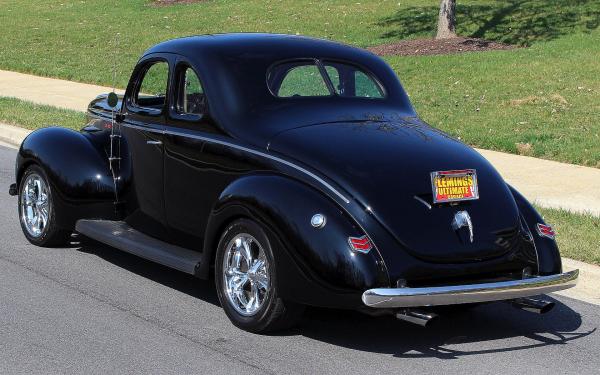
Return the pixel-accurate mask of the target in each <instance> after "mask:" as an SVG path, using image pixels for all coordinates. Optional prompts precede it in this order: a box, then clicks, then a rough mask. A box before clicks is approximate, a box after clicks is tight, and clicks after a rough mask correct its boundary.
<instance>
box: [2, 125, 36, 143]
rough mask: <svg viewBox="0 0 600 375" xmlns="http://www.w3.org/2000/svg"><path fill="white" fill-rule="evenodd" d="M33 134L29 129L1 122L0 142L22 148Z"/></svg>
mask: <svg viewBox="0 0 600 375" xmlns="http://www.w3.org/2000/svg"><path fill="white" fill-rule="evenodd" d="M30 133H31V130H29V129H23V128H20V127H18V126H14V125H8V124H4V123H1V122H0V141H1V142H3V143H7V144H9V145H11V146H14V147H17V148H18V147H19V146H21V143H22V142H23V140H24V139H25V138H26V137H27V136H28V135H29V134H30Z"/></svg>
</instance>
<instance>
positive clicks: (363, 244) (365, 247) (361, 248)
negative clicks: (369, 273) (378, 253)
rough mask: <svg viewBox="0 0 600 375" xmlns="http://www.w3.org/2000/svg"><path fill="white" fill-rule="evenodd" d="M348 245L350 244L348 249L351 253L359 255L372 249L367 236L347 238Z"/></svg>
mask: <svg viewBox="0 0 600 375" xmlns="http://www.w3.org/2000/svg"><path fill="white" fill-rule="evenodd" d="M348 244H350V248H351V249H352V250H353V251H357V252H359V253H368V252H369V251H370V250H371V248H372V247H373V246H372V245H371V241H370V240H369V237H367V236H362V237H348Z"/></svg>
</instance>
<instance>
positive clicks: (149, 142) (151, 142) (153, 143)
mask: <svg viewBox="0 0 600 375" xmlns="http://www.w3.org/2000/svg"><path fill="white" fill-rule="evenodd" d="M146 144H147V145H162V142H161V141H146Z"/></svg>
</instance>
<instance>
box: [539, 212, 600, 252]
mask: <svg viewBox="0 0 600 375" xmlns="http://www.w3.org/2000/svg"><path fill="white" fill-rule="evenodd" d="M538 210H539V211H540V213H541V214H542V215H543V216H544V220H546V222H548V223H549V224H551V225H552V226H553V227H554V229H555V230H556V232H557V236H556V240H557V242H558V247H559V248H560V253H561V255H562V256H564V257H567V258H571V259H576V260H580V261H582V262H586V263H594V264H600V218H599V217H595V216H591V215H582V214H573V213H570V212H568V211H564V210H554V209H546V208H539V207H538Z"/></svg>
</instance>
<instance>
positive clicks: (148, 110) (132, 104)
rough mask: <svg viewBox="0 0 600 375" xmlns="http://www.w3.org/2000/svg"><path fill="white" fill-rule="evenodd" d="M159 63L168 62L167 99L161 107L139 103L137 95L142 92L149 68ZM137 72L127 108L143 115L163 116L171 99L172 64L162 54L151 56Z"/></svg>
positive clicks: (127, 101)
mask: <svg viewBox="0 0 600 375" xmlns="http://www.w3.org/2000/svg"><path fill="white" fill-rule="evenodd" d="M157 63H164V64H167V81H166V82H165V84H166V91H165V101H164V103H163V105H162V107H161V109H157V108H152V107H144V106H141V105H139V104H138V103H137V97H138V95H139V93H140V89H141V85H142V83H143V81H144V78H145V77H146V74H147V73H148V70H150V68H151V67H152V66H153V65H156V64H157ZM135 74H136V77H135V81H134V84H133V86H132V88H131V94H130V95H128V99H127V100H126V106H127V110H128V111H130V112H133V113H138V114H143V115H148V116H154V117H159V116H161V115H162V114H163V113H164V112H165V106H166V105H167V103H168V101H169V93H170V86H171V85H170V82H171V64H170V62H169V60H168V59H167V58H165V57H160V56H157V57H152V58H149V59H147V60H145V61H144V62H143V64H142V65H141V66H140V67H139V68H138V70H137V71H136V73H135Z"/></svg>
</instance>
